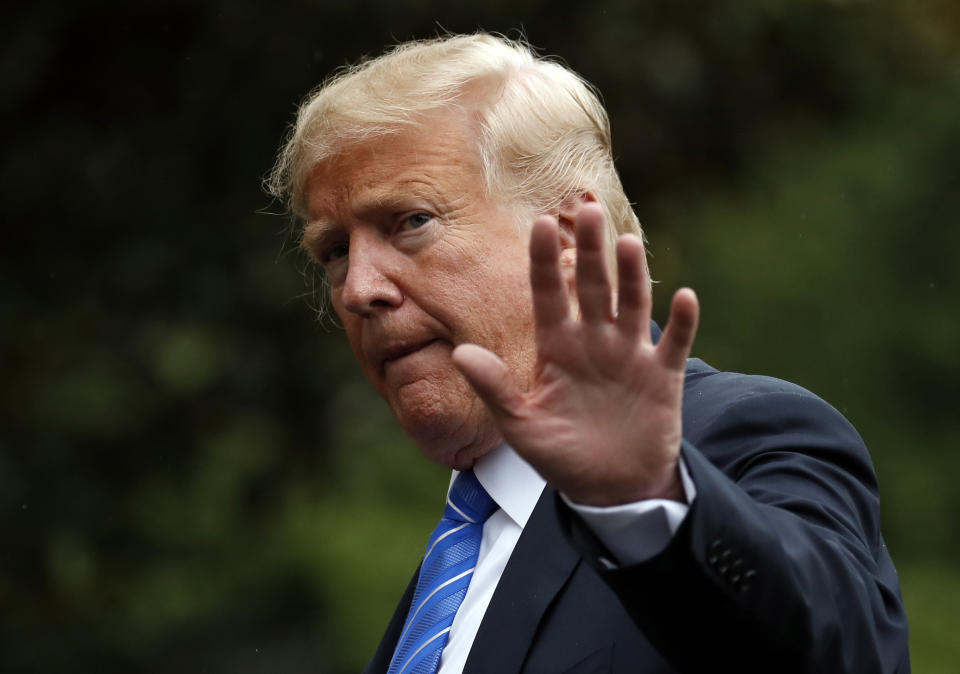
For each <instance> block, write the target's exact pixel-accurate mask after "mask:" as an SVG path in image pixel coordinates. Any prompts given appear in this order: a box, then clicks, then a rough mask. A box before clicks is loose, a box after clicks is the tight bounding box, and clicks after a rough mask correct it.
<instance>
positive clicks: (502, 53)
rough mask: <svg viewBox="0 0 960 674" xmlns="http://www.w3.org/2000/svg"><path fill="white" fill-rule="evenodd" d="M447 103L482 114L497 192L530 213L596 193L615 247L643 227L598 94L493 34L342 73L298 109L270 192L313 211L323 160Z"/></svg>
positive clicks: (483, 147) (480, 142) (482, 152)
mask: <svg viewBox="0 0 960 674" xmlns="http://www.w3.org/2000/svg"><path fill="white" fill-rule="evenodd" d="M443 109H464V110H468V111H470V112H471V113H472V114H473V115H474V116H475V117H476V119H477V120H478V122H479V128H480V133H479V135H478V138H477V150H478V152H479V156H480V161H481V165H482V167H483V179H484V181H485V188H486V190H487V193H488V194H490V195H491V196H494V197H495V198H500V199H502V200H504V201H506V202H507V203H512V204H515V205H516V206H517V207H518V208H521V209H523V210H524V211H527V212H529V213H556V212H557V210H558V209H559V207H560V206H561V205H562V204H563V203H564V202H565V201H566V200H568V199H570V198H571V197H574V196H577V195H579V194H582V193H584V192H590V193H592V194H593V195H594V196H595V197H596V198H597V200H598V201H599V202H600V204H601V205H602V206H603V209H604V212H605V214H606V219H607V236H608V240H609V244H610V245H609V246H608V252H611V253H612V251H613V246H614V245H615V243H616V238H617V236H618V235H619V234H622V233H626V232H634V233H636V234H638V235H642V233H641V230H640V223H639V222H638V220H637V216H636V215H635V214H634V212H633V209H632V208H631V206H630V202H629V201H628V200H627V197H626V195H625V194H624V192H623V187H622V185H621V183H620V178H619V176H618V175H617V172H616V169H615V168H614V165H613V154H612V151H611V144H610V121H609V119H608V117H607V113H606V110H604V108H603V104H602V103H601V102H600V99H599V96H598V94H597V92H596V91H595V90H594V89H593V87H592V86H591V85H590V84H589V83H588V82H586V81H585V80H584V79H583V78H582V77H580V76H579V75H577V74H576V73H574V72H573V71H571V70H570V69H569V68H567V67H565V66H564V65H562V64H560V63H558V62H556V61H552V60H549V59H545V58H541V57H539V56H537V55H536V54H535V53H534V52H533V50H532V49H531V48H530V47H529V46H528V45H527V44H525V43H524V42H519V41H513V40H509V39H507V38H504V37H500V36H493V35H488V34H485V33H478V34H475V35H454V36H447V37H440V38H436V39H432V40H424V41H414V42H407V43H404V44H400V45H398V46H396V47H393V48H392V49H390V50H389V51H387V52H386V53H385V54H383V55H382V56H380V57H378V58H375V59H372V60H367V61H364V62H361V63H360V64H358V65H355V66H349V67H346V68H343V69H341V70H340V71H339V72H337V73H336V74H334V75H333V76H332V77H331V78H330V79H328V80H327V81H326V82H324V83H323V84H322V85H321V86H320V87H319V88H317V89H316V90H315V91H313V92H312V93H311V94H310V95H308V96H307V98H306V100H305V101H304V102H303V104H302V105H301V106H300V109H299V111H298V113H297V121H296V124H295V125H294V126H293V128H292V130H291V131H290V134H289V136H288V138H287V140H286V143H285V145H284V147H283V149H282V150H281V152H280V155H279V157H278V159H277V163H276V165H275V166H274V168H273V171H272V173H271V175H270V177H269V178H268V179H267V181H266V186H267V190H268V191H269V192H270V193H271V194H273V195H274V196H275V197H277V198H279V199H281V200H284V201H285V202H286V203H287V206H288V207H289V209H290V210H291V212H292V213H293V214H294V215H295V216H298V217H301V218H306V194H305V190H306V183H307V179H308V177H309V175H310V172H311V170H312V169H313V167H314V166H316V165H317V164H318V163H319V162H322V161H324V160H325V159H327V158H329V157H331V156H333V155H334V154H336V153H338V152H341V151H343V150H345V149H346V148H347V146H349V145H350V144H352V143H357V142H362V141H364V140H367V139H370V138H374V137H377V136H379V135H384V134H390V133H395V132H397V131H399V130H402V129H403V128H404V127H407V126H409V125H416V124H418V123H420V122H421V120H422V119H423V118H424V116H425V115H427V114H428V113H431V112H436V111H438V110H443Z"/></svg>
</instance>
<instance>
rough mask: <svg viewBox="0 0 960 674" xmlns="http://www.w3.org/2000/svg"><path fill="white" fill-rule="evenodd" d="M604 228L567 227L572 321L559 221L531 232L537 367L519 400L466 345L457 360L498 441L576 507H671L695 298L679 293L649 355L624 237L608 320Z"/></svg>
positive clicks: (635, 272)
mask: <svg viewBox="0 0 960 674" xmlns="http://www.w3.org/2000/svg"><path fill="white" fill-rule="evenodd" d="M602 227H603V213H602V211H601V209H600V208H599V207H598V206H596V205H595V204H587V205H584V206H583V208H582V209H581V211H580V213H579V215H578V216H577V221H576V242H577V266H576V299H577V305H578V306H579V314H580V317H579V318H577V317H576V316H574V315H573V312H572V311H571V302H570V300H569V298H568V293H567V290H566V285H565V282H564V278H563V275H562V272H561V269H560V264H559V252H560V251H559V243H558V236H557V231H556V228H557V225H556V222H555V221H553V220H552V218H541V219H539V220H538V221H537V222H536V223H535V225H534V229H533V233H532V237H531V244H530V257H531V271H530V276H531V284H532V288H533V303H534V316H535V321H536V333H537V334H536V340H537V348H538V357H537V365H536V369H535V372H534V378H533V382H532V385H531V386H530V387H529V389H528V390H526V391H522V390H520V388H519V385H518V384H517V382H516V380H515V378H514V377H513V375H512V374H511V373H510V372H509V371H508V370H507V368H506V366H505V365H504V364H503V362H502V361H500V359H499V358H497V357H496V356H495V355H494V354H492V353H490V352H489V351H486V350H484V349H481V348H480V347H477V346H473V345H463V346H461V347H459V348H458V349H457V352H456V356H455V357H456V360H457V363H458V365H459V366H460V367H461V370H462V371H463V372H464V375H465V376H466V377H467V379H468V381H470V382H471V384H472V385H473V386H474V388H475V389H476V390H477V392H478V394H479V395H480V396H481V397H482V398H483V399H484V401H485V402H486V404H487V406H488V407H489V408H490V410H491V412H492V414H493V416H494V418H495V419H496V421H497V423H498V425H499V428H500V430H501V432H502V433H503V436H504V438H505V439H506V440H507V442H509V443H510V444H511V445H512V446H513V447H514V448H515V449H516V450H517V452H518V453H520V454H521V455H522V456H523V457H524V458H525V459H527V461H529V462H530V463H531V465H533V466H534V467H535V468H536V469H537V470H538V471H539V472H540V473H541V474H542V475H543V476H544V477H545V478H546V479H547V480H548V481H549V482H550V483H551V484H553V486H554V487H556V488H557V489H560V490H561V491H563V492H564V493H566V494H567V495H568V496H569V497H570V498H572V499H573V500H575V501H578V502H581V503H588V504H593V505H612V504H614V503H625V502H630V501H635V500H639V499H641V498H651V497H658V496H662V497H671V496H676V495H677V491H676V490H677V487H678V486H679V482H678V480H677V471H676V462H677V456H678V454H679V449H680V437H681V417H680V405H681V399H682V392H683V374H684V365H685V361H686V357H687V355H688V354H689V351H690V347H691V345H692V343H693V337H694V334H695V331H696V323H697V314H698V306H697V301H696V297H695V296H694V295H693V293H692V292H690V291H679V292H678V293H677V295H676V296H675V297H674V302H673V306H672V308H671V317H670V321H669V324H668V326H667V329H666V331H665V333H664V335H663V338H662V339H661V341H660V342H659V344H657V345H654V344H653V343H652V341H651V336H650V310H651V298H650V290H649V285H648V283H647V280H646V274H645V273H644V252H643V244H642V243H641V242H640V240H639V239H637V238H636V237H632V236H626V237H621V240H620V242H619V244H618V247H617V261H618V268H619V273H618V293H617V313H616V315H614V313H613V300H612V297H613V292H612V289H611V284H610V281H609V278H608V275H607V271H606V264H605V260H604V254H603V243H602V242H603V238H602V234H601V232H602Z"/></svg>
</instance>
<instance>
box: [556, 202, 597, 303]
mask: <svg viewBox="0 0 960 674" xmlns="http://www.w3.org/2000/svg"><path fill="white" fill-rule="evenodd" d="M589 203H597V197H596V196H595V195H594V194H593V192H588V191H583V192H578V193H576V194H574V195H572V196H570V197H569V198H568V199H567V200H566V201H564V202H563V203H562V204H560V210H559V212H558V213H557V222H558V223H559V225H560V271H561V272H562V273H563V277H564V280H565V281H566V285H567V295H568V296H569V297H570V304H571V307H573V308H574V313H579V312H578V311H577V310H576V302H577V299H576V298H577V283H576V281H577V238H576V222H577V215H578V214H579V213H580V209H581V208H583V206H584V204H589Z"/></svg>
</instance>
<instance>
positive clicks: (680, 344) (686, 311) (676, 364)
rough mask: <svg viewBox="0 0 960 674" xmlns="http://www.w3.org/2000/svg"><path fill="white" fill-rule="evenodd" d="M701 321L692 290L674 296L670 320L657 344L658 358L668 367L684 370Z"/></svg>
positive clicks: (679, 291)
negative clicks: (698, 323)
mask: <svg viewBox="0 0 960 674" xmlns="http://www.w3.org/2000/svg"><path fill="white" fill-rule="evenodd" d="M699 320H700V303H699V302H698V301H697V296H696V294H695V293H694V292H693V291H692V290H691V289H690V288H681V289H680V290H678V291H677V292H676V293H674V295H673V302H672V303H671V305H670V318H669V319H668V321H667V327H666V329H665V330H664V331H663V337H662V338H661V340H660V343H659V344H657V356H658V357H659V358H660V360H661V362H662V363H663V364H664V365H666V366H667V367H669V368H671V369H674V370H682V369H683V368H684V367H685V366H686V360H687V357H688V356H689V355H690V349H691V347H692V346H693V339H694V337H696V334H697V322H698V321H699Z"/></svg>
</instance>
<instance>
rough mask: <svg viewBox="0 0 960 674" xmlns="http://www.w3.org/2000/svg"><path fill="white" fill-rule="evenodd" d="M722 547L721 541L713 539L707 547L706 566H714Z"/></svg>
mask: <svg viewBox="0 0 960 674" xmlns="http://www.w3.org/2000/svg"><path fill="white" fill-rule="evenodd" d="M722 547H723V541H722V540H721V539H719V538H714V539H713V541H711V542H710V545H709V546H708V547H707V564H709V565H710V566H716V564H717V562H718V561H719V559H720V548H722Z"/></svg>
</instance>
